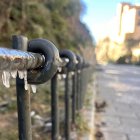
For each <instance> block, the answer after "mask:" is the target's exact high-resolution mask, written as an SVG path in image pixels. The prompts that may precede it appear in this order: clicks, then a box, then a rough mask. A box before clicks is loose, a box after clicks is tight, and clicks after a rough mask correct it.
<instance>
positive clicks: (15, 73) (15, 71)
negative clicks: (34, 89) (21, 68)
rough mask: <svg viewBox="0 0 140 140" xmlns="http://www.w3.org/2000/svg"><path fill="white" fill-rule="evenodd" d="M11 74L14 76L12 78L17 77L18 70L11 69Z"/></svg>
mask: <svg viewBox="0 0 140 140" xmlns="http://www.w3.org/2000/svg"><path fill="white" fill-rule="evenodd" d="M11 76H12V78H16V77H17V70H14V71H11Z"/></svg>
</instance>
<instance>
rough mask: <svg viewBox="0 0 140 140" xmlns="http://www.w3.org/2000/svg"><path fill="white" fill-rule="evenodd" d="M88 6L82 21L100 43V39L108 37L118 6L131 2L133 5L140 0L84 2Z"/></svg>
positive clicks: (86, 0)
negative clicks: (121, 3)
mask: <svg viewBox="0 0 140 140" xmlns="http://www.w3.org/2000/svg"><path fill="white" fill-rule="evenodd" d="M82 1H83V2H84V4H85V6H86V12H85V14H84V15H83V16H82V21H83V22H84V23H86V25H87V26H88V28H89V30H90V32H91V35H92V36H93V38H94V39H95V40H96V41H98V40H99V38H100V37H102V36H104V35H106V34H107V33H108V31H109V26H112V29H111V28H110V30H113V27H114V26H113V24H114V23H112V22H111V21H112V19H113V18H115V15H116V8H117V4H118V3H120V2H129V3H132V4H135V3H140V0H82Z"/></svg>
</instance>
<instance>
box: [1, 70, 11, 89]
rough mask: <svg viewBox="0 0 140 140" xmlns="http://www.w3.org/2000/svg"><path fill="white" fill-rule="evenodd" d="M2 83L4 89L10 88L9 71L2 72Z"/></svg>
mask: <svg viewBox="0 0 140 140" xmlns="http://www.w3.org/2000/svg"><path fill="white" fill-rule="evenodd" d="M2 82H3V85H4V86H5V87H7V88H9V87H10V72H9V71H3V73H2Z"/></svg>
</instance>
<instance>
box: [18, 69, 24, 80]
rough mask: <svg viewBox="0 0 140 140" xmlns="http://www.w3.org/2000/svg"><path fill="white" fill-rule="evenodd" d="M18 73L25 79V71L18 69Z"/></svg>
mask: <svg viewBox="0 0 140 140" xmlns="http://www.w3.org/2000/svg"><path fill="white" fill-rule="evenodd" d="M18 75H19V78H20V79H23V78H24V71H20V70H18Z"/></svg>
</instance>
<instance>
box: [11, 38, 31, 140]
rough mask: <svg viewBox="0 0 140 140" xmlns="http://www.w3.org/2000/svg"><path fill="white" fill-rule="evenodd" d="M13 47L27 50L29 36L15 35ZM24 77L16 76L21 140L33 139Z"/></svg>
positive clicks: (28, 98) (28, 96)
mask: <svg viewBox="0 0 140 140" xmlns="http://www.w3.org/2000/svg"><path fill="white" fill-rule="evenodd" d="M12 39H13V40H12V42H13V46H12V47H13V49H19V50H25V49H26V50H27V41H28V40H27V38H25V37H22V36H13V38H12ZM24 84H25V83H24V79H20V78H19V76H17V78H16V92H17V109H18V132H19V140H32V130H31V117H30V91H29V90H27V91H26V90H25V88H24Z"/></svg>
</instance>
